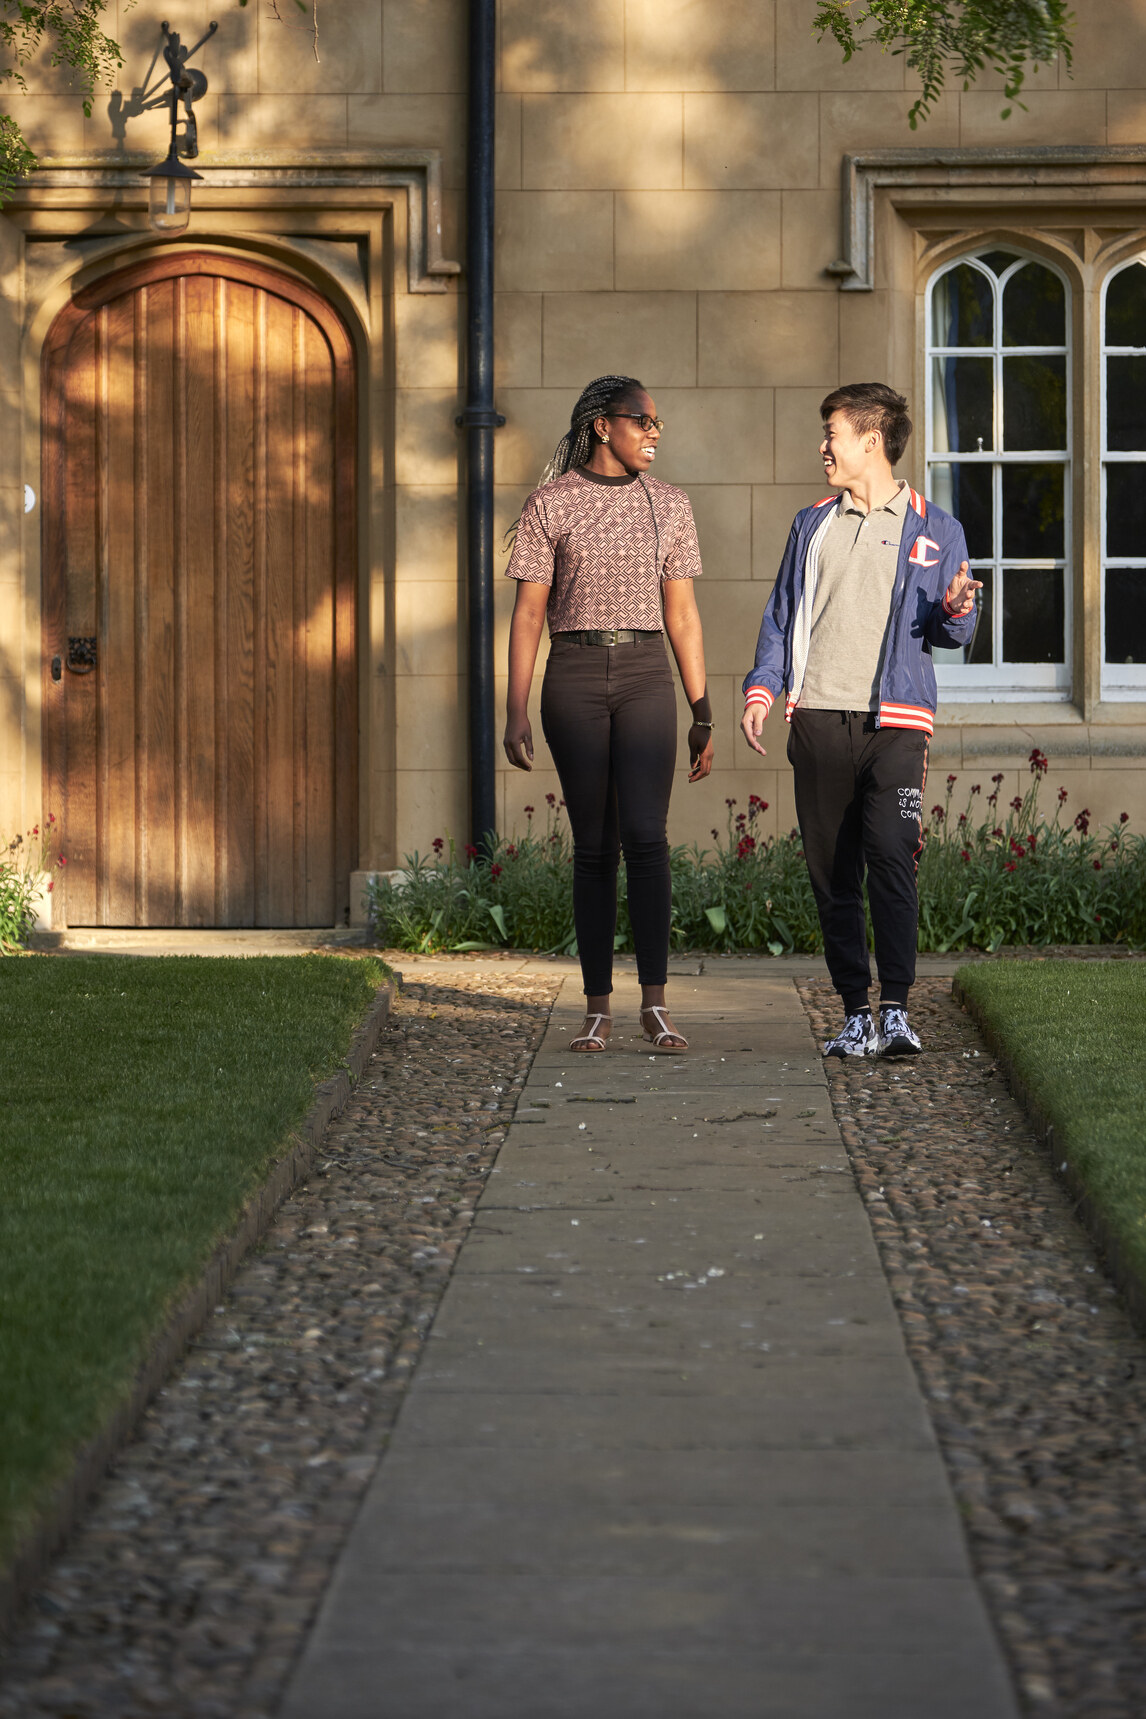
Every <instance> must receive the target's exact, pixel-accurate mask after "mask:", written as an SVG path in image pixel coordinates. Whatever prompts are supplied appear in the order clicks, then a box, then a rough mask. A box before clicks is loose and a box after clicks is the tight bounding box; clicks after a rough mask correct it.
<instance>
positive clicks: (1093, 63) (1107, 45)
mask: <svg viewBox="0 0 1146 1719" xmlns="http://www.w3.org/2000/svg"><path fill="white" fill-rule="evenodd" d="M1070 34H1071V39H1072V41H1073V44H1074V63H1073V65H1072V67H1071V76H1070V79H1069V81H1068V80H1066V78H1065V76H1064V79H1063V83H1064V87H1065V88H1066V89H1068V90H1069V89H1070V88H1072V87H1073V88H1075V89H1078V90H1099V91H1104V90H1111V91H1115V90H1122V89H1131V90H1137V89H1140V88H1142V87H1143V85H1144V84H1146V73H1144V72H1143V67H1144V66H1146V4H1144V3H1143V0H1120V3H1119V4H1118V5H1117V6H1079V7H1078V8H1077V9H1076V10H1075V13H1074V27H1073V29H1072V30H1071V32H1070ZM1052 76H1053V74H1052ZM1024 99H1025V98H1024ZM1056 141H1057V139H1056ZM1110 141H1111V142H1112V143H1113V142H1115V141H1116V140H1115V139H1114V138H1113V137H1112V138H1111V140H1110ZM1125 141H1127V142H1129V143H1141V141H1142V133H1141V132H1140V131H1139V132H1138V133H1137V134H1136V135H1135V136H1134V137H1133V138H1127V139H1126V140H1125Z"/></svg>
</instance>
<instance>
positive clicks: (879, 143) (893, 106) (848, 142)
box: [820, 44, 974, 188]
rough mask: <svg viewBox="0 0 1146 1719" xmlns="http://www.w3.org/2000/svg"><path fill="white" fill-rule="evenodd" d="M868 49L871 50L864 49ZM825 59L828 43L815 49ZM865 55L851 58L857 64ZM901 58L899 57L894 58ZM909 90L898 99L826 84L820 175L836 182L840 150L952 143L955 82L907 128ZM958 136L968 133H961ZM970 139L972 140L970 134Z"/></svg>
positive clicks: (829, 52)
mask: <svg viewBox="0 0 1146 1719" xmlns="http://www.w3.org/2000/svg"><path fill="white" fill-rule="evenodd" d="M869 51H870V52H872V53H873V54H874V53H875V52H876V50H874V49H872V50H869ZM820 52H821V54H823V55H824V56H825V57H826V58H828V59H829V60H830V59H831V56H832V48H831V47H830V46H828V45H827V44H825V45H824V46H823V47H822V48H821V50H820ZM865 58H866V55H865V54H861V55H859V56H858V58H857V59H854V60H853V61H852V65H853V66H856V67H858V65H859V63H860V61H861V60H863V59H865ZM900 64H902V61H901V62H900ZM914 99H915V98H914V96H912V95H910V94H905V95H904V96H903V98H902V99H900V98H899V97H891V98H890V99H889V97H888V96H887V95H886V94H883V93H877V92H875V91H873V90H860V89H850V90H836V91H832V90H829V89H828V88H827V87H826V86H825V88H824V93H823V94H822V95H821V96H820V178H821V182H822V183H823V184H824V185H830V186H832V187H833V188H834V187H836V186H838V185H839V182H840V161H841V159H842V158H843V156H845V155H857V154H862V152H863V151H864V150H868V149H890V148H895V149H919V148H920V147H923V146H926V147H928V148H933V149H953V148H954V147H955V146H956V144H958V142H959V92H958V87H957V86H955V87H953V88H952V89H951V90H948V91H947V92H945V93H944V94H943V95H941V96H940V98H939V100H938V101H937V102H936V103H935V106H934V108H933V109H932V110H931V117H930V118H929V119H927V120H926V121H924V122H923V124H922V126H921V128H920V129H918V130H916V131H912V129H911V127H910V125H909V124H908V121H907V116H908V113H909V112H910V109H911V105H912V102H913V101H914ZM963 141H964V142H967V141H968V139H966V138H964V139H963ZM971 141H974V140H971Z"/></svg>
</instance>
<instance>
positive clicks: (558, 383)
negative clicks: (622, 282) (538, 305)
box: [543, 292, 696, 434]
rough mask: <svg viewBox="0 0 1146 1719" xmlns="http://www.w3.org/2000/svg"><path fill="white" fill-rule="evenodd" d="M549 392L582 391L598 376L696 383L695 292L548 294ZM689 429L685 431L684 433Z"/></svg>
mask: <svg viewBox="0 0 1146 1719" xmlns="http://www.w3.org/2000/svg"><path fill="white" fill-rule="evenodd" d="M543 351H544V375H545V386H546V387H547V388H561V387H564V388H571V389H573V390H574V393H575V394H579V393H580V391H581V389H582V388H583V387H584V386H585V384H586V382H589V381H591V379H592V378H593V377H594V376H601V375H606V374H612V375H618V376H639V377H640V379H641V381H642V382H643V383H644V384H645V386H646V388H649V389H651V390H654V391H655V390H656V389H658V388H660V387H674V388H689V387H692V386H693V385H694V384H695V382H696V295H695V294H694V293H678V292H641V293H635V292H631V293H613V294H611V295H609V296H607V297H603V296H602V295H601V294H600V293H547V294H546V296H545V340H544V349H543ZM683 430H684V426H683V425H680V426H678V431H677V433H678V434H680V433H681V432H682V431H683Z"/></svg>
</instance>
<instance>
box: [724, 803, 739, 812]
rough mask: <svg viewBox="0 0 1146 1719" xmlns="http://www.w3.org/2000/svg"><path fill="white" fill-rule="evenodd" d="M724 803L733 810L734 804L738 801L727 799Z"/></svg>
mask: <svg viewBox="0 0 1146 1719" xmlns="http://www.w3.org/2000/svg"><path fill="white" fill-rule="evenodd" d="M724 804H725V805H726V806H727V807H728V810H729V811H731V810H732V808H733V806H734V805H735V804H736V801H735V800H725V802H724Z"/></svg>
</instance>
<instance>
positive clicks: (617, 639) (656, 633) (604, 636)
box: [553, 627, 663, 645]
mask: <svg viewBox="0 0 1146 1719" xmlns="http://www.w3.org/2000/svg"><path fill="white" fill-rule="evenodd" d="M553 637H554V638H555V639H568V640H569V642H570V644H574V645H635V644H637V643H638V641H639V640H641V639H659V638H662V637H663V634H662V633H661V630H660V628H659V627H657V628H654V629H653V631H652V632H640V631H638V630H637V629H636V628H635V627H610V628H607V629H605V630H604V631H601V630H600V629H598V630H597V631H595V632H593V631H591V632H587V633H554V635H553Z"/></svg>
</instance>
